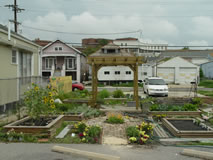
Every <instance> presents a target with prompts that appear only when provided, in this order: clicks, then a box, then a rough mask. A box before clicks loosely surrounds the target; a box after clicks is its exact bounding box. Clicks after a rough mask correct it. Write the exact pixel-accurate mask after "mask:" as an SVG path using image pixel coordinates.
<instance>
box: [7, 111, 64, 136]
mask: <svg viewBox="0 0 213 160" xmlns="http://www.w3.org/2000/svg"><path fill="white" fill-rule="evenodd" d="M63 117H64V116H63V115H61V116H58V117H47V118H46V119H45V117H43V119H42V121H41V120H40V119H39V120H38V121H37V122H36V121H34V120H32V118H30V117H26V118H23V119H21V120H18V121H15V122H13V123H11V124H8V125H6V126H4V129H6V130H7V131H9V130H12V129H13V130H14V131H15V132H17V133H21V132H22V133H30V134H44V135H46V136H48V137H51V136H53V135H54V133H55V131H56V129H57V128H58V127H59V126H60V125H61V123H62V122H63ZM39 123H40V125H38V124H39ZM45 123H46V124H45ZM30 124H31V125H30ZM37 125H38V126H37Z"/></svg>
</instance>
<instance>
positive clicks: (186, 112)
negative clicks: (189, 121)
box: [148, 110, 202, 117]
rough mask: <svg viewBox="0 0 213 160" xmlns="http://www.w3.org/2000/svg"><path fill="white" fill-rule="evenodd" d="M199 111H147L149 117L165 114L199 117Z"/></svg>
mask: <svg viewBox="0 0 213 160" xmlns="http://www.w3.org/2000/svg"><path fill="white" fill-rule="evenodd" d="M201 113H202V112H201V111H199V110H198V111H150V110H148V114H149V115H159V114H166V115H171V116H172V115H183V116H185V115H186V116H193V117H194V116H195V117H197V116H200V115H201Z"/></svg>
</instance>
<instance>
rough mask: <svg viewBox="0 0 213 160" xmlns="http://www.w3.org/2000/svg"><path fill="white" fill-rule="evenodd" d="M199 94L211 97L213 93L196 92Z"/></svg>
mask: <svg viewBox="0 0 213 160" xmlns="http://www.w3.org/2000/svg"><path fill="white" fill-rule="evenodd" d="M198 93H199V94H202V95H205V96H210V97H213V91H198Z"/></svg>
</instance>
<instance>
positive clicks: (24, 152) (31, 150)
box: [0, 143, 213, 160]
mask: <svg viewBox="0 0 213 160" xmlns="http://www.w3.org/2000/svg"><path fill="white" fill-rule="evenodd" d="M54 145H59V146H63V147H72V148H74V149H80V150H86V151H90V152H96V153H102V154H110V155H114V156H120V157H121V160H196V158H191V157H186V156H182V155H180V152H181V151H182V150H183V149H184V148H182V147H164V146H147V145H146V146H128V145H127V146H116V145H114V146H110V145H91V144H90V145H89V144H30V143H11V144H5V143H0V159H1V160H71V159H72V160H83V158H79V157H74V156H71V155H64V154H60V153H55V152H51V148H52V147H53V146H54ZM192 149H193V148H192ZM194 149H197V150H204V151H208V152H212V150H213V149H206V148H197V147H196V148H194ZM84 159H85V158H84Z"/></svg>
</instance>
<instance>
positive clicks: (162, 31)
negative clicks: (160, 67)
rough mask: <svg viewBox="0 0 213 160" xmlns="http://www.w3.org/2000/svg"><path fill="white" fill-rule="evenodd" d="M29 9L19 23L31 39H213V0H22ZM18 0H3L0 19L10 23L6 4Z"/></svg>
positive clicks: (178, 41)
mask: <svg viewBox="0 0 213 160" xmlns="http://www.w3.org/2000/svg"><path fill="white" fill-rule="evenodd" d="M17 1H18V5H19V7H20V8H24V9H25V11H24V12H22V13H19V14H18V20H19V21H20V22H21V23H22V26H20V27H19V29H20V30H21V31H22V34H23V35H24V36H26V37H28V38H30V39H35V38H40V39H44V40H56V39H61V40H63V41H66V42H81V39H82V38H88V37H95V38H97V37H99V38H121V37H136V38H139V37H140V36H141V38H142V39H143V40H144V41H148V42H153V43H168V44H169V45H213V42H212V40H213V0H17ZM12 3H13V0H0V6H1V7H0V15H1V16H0V23H1V24H4V25H7V24H8V19H13V12H12V11H11V10H9V9H8V8H5V7H3V6H4V5H7V4H12ZM27 27H33V28H37V29H46V30H53V31H60V32H68V33H90V34H99V33H118V32H119V33H120V32H131V31H137V30H142V35H140V33H131V34H122V35H107V36H106V35H89V36H88V35H73V34H68V33H67V34H62V33H49V32H43V31H38V30H35V29H30V28H27Z"/></svg>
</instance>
